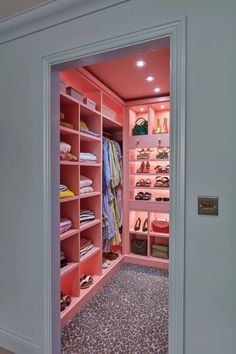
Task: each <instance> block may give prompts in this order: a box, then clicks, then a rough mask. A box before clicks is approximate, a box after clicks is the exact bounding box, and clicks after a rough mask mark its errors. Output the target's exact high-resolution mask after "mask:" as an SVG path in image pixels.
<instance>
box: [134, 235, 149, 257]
mask: <svg viewBox="0 0 236 354" xmlns="http://www.w3.org/2000/svg"><path fill="white" fill-rule="evenodd" d="M131 251H132V252H133V253H134V254H138V255H140V256H147V240H137V239H133V240H132V242H131Z"/></svg>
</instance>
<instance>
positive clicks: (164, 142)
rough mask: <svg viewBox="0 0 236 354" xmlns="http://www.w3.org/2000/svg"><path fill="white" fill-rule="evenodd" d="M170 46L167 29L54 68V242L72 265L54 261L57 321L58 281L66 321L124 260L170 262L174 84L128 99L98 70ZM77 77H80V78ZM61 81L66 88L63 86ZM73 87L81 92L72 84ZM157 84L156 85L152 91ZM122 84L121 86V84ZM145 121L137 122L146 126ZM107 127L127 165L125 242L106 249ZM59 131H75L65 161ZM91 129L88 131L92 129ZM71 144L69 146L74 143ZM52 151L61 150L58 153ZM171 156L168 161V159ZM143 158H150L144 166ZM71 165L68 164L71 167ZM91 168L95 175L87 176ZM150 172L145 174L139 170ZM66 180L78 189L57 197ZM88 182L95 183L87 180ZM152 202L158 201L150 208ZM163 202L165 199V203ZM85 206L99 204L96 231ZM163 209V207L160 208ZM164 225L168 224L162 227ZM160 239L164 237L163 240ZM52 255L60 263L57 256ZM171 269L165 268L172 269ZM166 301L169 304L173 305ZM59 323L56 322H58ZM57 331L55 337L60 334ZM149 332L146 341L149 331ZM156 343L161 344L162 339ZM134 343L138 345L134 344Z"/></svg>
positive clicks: (165, 265)
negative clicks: (64, 226)
mask: <svg viewBox="0 0 236 354" xmlns="http://www.w3.org/2000/svg"><path fill="white" fill-rule="evenodd" d="M164 43H168V46H167V47H165V45H164ZM166 49H167V52H168V50H170V41H169V38H168V37H166V38H162V39H160V40H156V41H151V42H146V43H144V44H140V45H136V46H130V47H128V48H124V49H120V50H118V51H112V52H108V53H105V54H104V53H103V54H98V55H97V56H92V57H85V58H82V59H78V60H73V61H71V62H70V63H68V62H67V63H61V64H60V65H59V66H57V67H55V66H54V70H53V75H52V136H53V137H54V139H52V150H51V151H52V156H51V159H52V161H54V162H53V168H52V181H54V182H55V181H56V183H54V182H53V183H52V192H54V198H53V199H54V200H53V201H54V202H56V203H58V205H57V206H55V205H54V203H53V204H52V209H54V210H53V211H54V212H53V213H52V229H53V228H54V231H55V232H56V230H57V235H56V234H55V233H54V231H53V232H52V243H53V244H54V245H55V242H56V244H57V245H56V247H55V248H54V257H56V256H58V259H59V253H60V251H59V249H60V243H63V246H64V247H63V250H62V251H63V252H62V253H61V256H62V260H63V261H65V262H66V265H65V266H64V267H62V268H61V270H60V268H59V267H58V263H57V266H55V268H54V270H53V272H54V274H55V275H56V276H55V277H54V283H53V293H54V295H55V297H54V300H53V303H54V306H53V308H54V309H55V311H56V316H55V317H54V318H52V323H53V321H54V320H57V319H58V318H59V316H60V309H59V297H60V290H59V284H60V283H61V289H62V292H63V297H66V296H67V295H68V296H69V299H68V298H67V300H68V304H66V305H65V308H64V309H62V312H61V320H62V323H63V325H65V324H66V322H67V321H68V320H70V319H71V318H72V317H73V315H75V314H76V313H77V312H78V310H79V309H80V308H81V306H83V305H84V304H85V303H87V301H88V300H89V299H90V298H91V296H92V295H94V294H95V293H96V292H97V290H98V289H99V288H100V287H101V285H103V284H104V283H106V281H107V280H108V279H109V278H110V277H111V276H112V275H113V274H114V273H115V272H116V271H117V270H118V269H119V268H120V267H121V265H122V263H124V262H129V263H132V264H136V265H140V266H141V267H145V266H150V267H152V268H153V269H155V268H159V269H160V268H161V269H167V268H168V266H169V260H168V259H169V256H168V250H169V247H168V246H169V240H168V234H169V225H170V223H171V220H170V218H169V216H168V217H166V215H167V214H168V215H169V211H170V208H169V206H170V201H171V202H172V208H173V201H172V197H171V198H170V193H169V191H168V193H167V190H168V189H169V187H170V184H169V183H170V182H169V181H170V180H169V177H168V174H169V173H170V164H171V163H172V160H171V158H172V159H173V156H174V153H173V152H172V151H171V143H170V139H169V137H168V134H169V133H170V132H171V131H172V129H173V128H172V121H171V118H170V112H169V110H170V97H169V92H170V85H169V91H168V90H166V92H161V87H159V86H161V85H158V86H156V85H152V91H151V90H150V89H149V92H150V91H151V93H150V94H145V93H143V94H142V96H136V97H131V98H130V99H127V98H126V99H124V97H120V96H119V95H117V93H116V92H114V91H113V90H112V83H111V82H110V83H109V85H110V87H108V84H107V82H105V80H104V79H103V81H102V80H101V78H100V77H99V73H98V72H96V73H95V72H93V70H94V69H97V68H98V66H100V65H102V63H105V66H106V63H108V62H109V61H111V59H112V61H114V62H115V61H116V60H122V58H127V57H130V58H131V57H133V58H134V56H136V57H137V60H138V59H139V58H140V56H142V54H145V53H154V52H158V51H161V50H166ZM124 54H126V55H124ZM138 57H139V58H138ZM167 57H168V64H167V66H168V67H169V65H170V57H169V56H168V55H167ZM137 60H136V61H137ZM144 61H145V60H144ZM95 63H96V64H95ZM98 63H99V64H98ZM145 64H146V63H145ZM133 65H134V64H133ZM81 67H83V68H81ZM55 69H56V70H55ZM135 69H141V67H138V66H137V67H135ZM59 72H61V78H62V79H63V80H64V81H65V82H66V83H63V82H62V87H61V88H62V91H63V90H64V89H65V90H67V89H68V90H67V91H65V92H64V93H63V92H62V93H61V94H59V86H60V85H59V80H58V79H59ZM72 72H73V73H74V74H75V72H76V75H72V76H74V77H72V76H71V74H72ZM139 72H141V71H139ZM167 72H168V70H167ZM143 74H144V73H143ZM63 75H64V77H63ZM150 75H153V76H154V80H155V74H152V73H151V72H150ZM146 76H147V75H146ZM146 76H144V75H143V79H144V80H146ZM75 77H76V80H74V78H75ZM78 78H79V79H78ZM125 79H126V80H127V79H128V78H127V77H126V78H125ZM168 81H169V77H168ZM151 82H152V80H150V81H148V80H147V83H149V84H150V83H151ZM155 84H156V83H155ZM63 85H65V86H66V87H67V88H64V87H63ZM81 85H82V86H81ZM140 86H141V85H140ZM92 87H93V88H95V87H96V89H95V90H94V89H93V90H91V88H92ZM150 87H151V86H150ZM81 88H82V89H81ZM83 88H84V91H83ZM87 88H89V90H87ZM73 89H74V91H75V92H73V91H72V90H73ZM154 89H156V90H155V91H154ZM157 89H160V92H158V90H157ZM116 91H118V90H117V89H116ZM78 93H79V94H82V98H81V97H79V96H77V97H75V96H74V94H75V95H77V94H78ZM134 98H135V99H134ZM60 100H61V106H63V107H64V108H63V109H64V112H62V111H61V113H62V114H61V122H63V121H64V123H66V124H70V127H69V126H67V127H66V126H65V125H64V126H61V127H60V124H59V123H60V120H59V119H58V117H60V108H59V107H60ZM104 109H106V111H104ZM163 111H165V115H164V116H163V115H162V112H163ZM141 113H142V114H141ZM167 113H168V114H169V115H168V114H167ZM81 114H82V115H83V119H82V122H83V124H82V125H83V127H82V129H85V130H87V131H82V130H81V124H80V120H81V119H80V118H81ZM112 115H113V116H112ZM140 115H141V117H142V119H143V120H144V124H141V128H145V127H146V133H145V134H141V135H139V133H138V135H136V133H134V130H135V127H136V126H137V125H139V124H138V118H140ZM95 116H96V118H95ZM99 117H100V118H99ZM99 119H100V120H99ZM84 123H85V124H84ZM104 124H105V125H104ZM62 127H63V128H62ZM139 127H140V125H139ZM139 127H137V128H138V129H140V128H139ZM104 128H105V129H104ZM122 130H123V132H122ZM103 131H104V132H105V133H106V134H107V133H108V134H111V139H112V140H113V139H115V138H116V139H117V140H119V141H120V142H121V144H120V148H121V151H122V156H123V166H122V167H123V171H122V172H124V183H123V185H122V190H123V203H122V204H123V206H122V208H123V218H122V231H121V230H120V232H121V233H122V235H121V240H122V242H119V243H118V244H116V245H115V246H116V248H113V247H111V249H109V250H108V252H106V250H105V249H104V244H103V243H104V242H103V238H102V235H103V232H102V226H103V224H102V221H103V216H104V215H103V198H102V197H103V195H102V194H103V193H102V192H103V189H102V178H103V175H102V167H103V163H102V161H103V155H102V136H103ZM59 132H60V133H61V134H62V136H63V137H64V138H66V139H67V140H68V139H69V140H68V141H62V142H63V143H65V145H69V154H71V155H73V156H70V159H69V160H67V158H65V159H64V158H63V159H62V160H61V162H60V156H59V148H58V147H59V144H60V136H59ZM88 135H90V136H89V137H88ZM158 135H159V136H160V135H161V138H160V137H159V138H158ZM164 135H166V138H164ZM66 139H64V140H66ZM168 139H169V140H168ZM65 148H66V149H67V148H68V146H66V147H65ZM82 150H84V151H82ZM81 152H82V153H83V154H89V156H90V155H93V156H92V157H91V156H90V157H89V159H90V158H92V159H94V156H95V157H96V161H95V160H94V161H92V162H91V161H90V164H89V165H88V160H89V159H88V156H87V157H86V156H85V157H86V158H85V161H82V160H81ZM53 153H55V155H54V156H53ZM55 157H56V158H55ZM56 160H57V162H56ZM161 160H162V161H161ZM168 160H169V163H167V162H168ZM143 163H144V164H143ZM139 164H140V166H139ZM143 165H145V166H144V167H143ZM68 171H70V172H69V173H68ZM80 172H82V173H83V174H81V173H80ZM162 173H163V176H162ZM86 174H87V175H89V176H86ZM144 174H145V177H146V176H147V178H141V177H143V176H144ZM146 174H147V175H146ZM148 174H150V175H148ZM164 174H165V175H164ZM60 176H61V177H63V182H64V183H60V182H61V181H60ZM81 176H83V177H87V179H86V180H90V181H92V182H93V183H92V188H93V190H89V191H87V193H88V194H87V195H82V194H81V190H80V189H81V186H80V180H81ZM139 176H140V177H139ZM151 176H152V177H153V178H152V177H151ZM148 177H151V178H148ZM164 177H165V178H164ZM142 181H144V183H147V185H145V186H144V185H141V184H140V183H141V182H142ZM55 184H56V186H55ZM60 184H61V185H63V186H61V187H62V188H63V189H65V190H62V192H64V191H69V192H72V193H73V195H72V194H70V195H67V196H65V199H64V198H62V199H63V200H61V199H60V200H59V198H58V195H57V196H56V193H58V186H59V185H60ZM90 186H91V184H90V185H89V186H85V187H90ZM82 188H83V187H82ZM149 188H150V189H149ZM159 188H163V189H162V190H161V191H162V193H161V195H160V193H157V191H158V189H159ZM144 189H145V190H147V189H148V191H142V190H144ZM151 189H153V192H149V191H151ZM85 193H86V192H85ZM142 195H144V196H145V197H144V198H141V199H139V196H142ZM173 200H175V198H173ZM151 204H152V206H153V208H150V207H151ZM59 205H62V206H61V210H62V211H63V214H64V215H61V216H62V217H63V218H64V219H69V220H70V222H72V223H71V224H72V225H73V226H72V227H70V228H68V230H66V231H65V232H66V233H67V234H64V233H62V234H64V235H63V236H61V237H60V238H61V240H60V239H58V226H59V225H60V216H59V215H60V213H55V211H57V212H58V211H59ZM69 205H70V206H69ZM160 207H161V208H162V207H164V210H162V209H161V208H160ZM85 211H86V213H87V214H88V215H86V217H87V216H89V217H90V216H91V214H90V212H91V211H92V212H93V219H92V220H91V221H89V222H90V223H92V224H90V226H91V229H92V232H91V230H90V227H88V223H85V224H84V223H83V225H82V226H81V217H82V218H83V217H84V214H83V213H84V212H85ZM81 212H82V214H81ZM86 213H85V214H86ZM158 214H161V215H160V216H159V215H158ZM162 214H164V215H162ZM68 216H69V217H68ZM79 217H80V218H79ZM139 220H140V221H139ZM64 221H65V220H63V222H64ZM86 221H88V220H86ZM55 225H57V226H55ZM84 225H85V226H84ZM162 227H164V228H163V229H162V230H160V228H162ZM158 228H159V229H158ZM141 229H142V230H141ZM81 233H83V236H84V237H82V239H81ZM95 235H96V236H95ZM163 236H164V237H163ZM81 240H82V241H81ZM84 240H87V241H89V244H86V247H87V246H89V247H90V246H91V244H92V247H91V248H90V249H89V251H88V252H87V253H83V252H81V251H83V247H81V245H83V243H84V242H85V241H84ZM160 240H161V241H162V242H160ZM86 247H85V248H86ZM140 249H141V251H140ZM140 252H142V253H140ZM160 252H161V253H162V254H161V253H160ZM104 253H109V254H110V256H111V257H112V254H113V255H114V254H115V255H118V256H116V258H115V259H112V258H110V259H106V260H108V261H109V262H110V264H108V267H107V268H103V263H107V262H104V259H103V258H104ZM53 262H55V263H54V264H56V261H55V259H54V258H53ZM63 268H64V269H63ZM149 269H151V268H149ZM56 272H57V273H56ZM165 272H166V274H167V271H166V270H165ZM166 274H165V275H166ZM82 278H85V279H86V281H85V283H86V282H87V283H88V284H85V285H86V287H84V288H83V287H82V286H81V285H82V284H81V280H82ZM87 285H88V286H87ZM167 292H168V291H167ZM150 299H152V300H153V298H152V297H150ZM57 300H58V301H57ZM155 300H156V299H155ZM155 300H154V303H155ZM167 300H168V299H167ZM63 301H64V300H63ZM65 301H66V299H65ZM70 301H71V302H70ZM111 306H112V304H111ZM127 306H128V307H127V308H129V304H127ZM166 308H168V305H167V307H166ZM152 310H153V309H152ZM58 314H59V315H58ZM167 317H168V316H167ZM149 320H150V319H149ZM79 322H80V321H79ZM149 324H150V325H152V324H151V321H149ZM54 325H55V323H53V325H52V327H54ZM57 325H58V322H57V324H56V325H55V327H56V326H57ZM154 327H156V326H154ZM150 328H151V327H150ZM167 329H168V325H167V326H166V328H165V336H164V337H165V339H164V341H165V343H164V346H163V348H159V349H161V350H164V351H165V350H166V349H167V341H168V331H167ZM164 337H162V338H164ZM54 338H56V336H55V337H54ZM143 339H144V342H145V338H143ZM153 339H154V337H153ZM151 342H152V341H151ZM154 342H155V340H153V345H154ZM80 345H81V343H80ZM83 345H84V347H83V349H86V345H85V344H83ZM156 345H158V346H159V347H160V343H158V344H156ZM154 346H155V345H154ZM88 348H89V343H88ZM129 348H130V349H132V348H131V347H129ZM93 349H94V350H95V347H93ZM133 350H135V347H133ZM154 350H156V348H154ZM78 352H79V351H78ZM140 352H141V351H140ZM154 352H158V351H154Z"/></svg>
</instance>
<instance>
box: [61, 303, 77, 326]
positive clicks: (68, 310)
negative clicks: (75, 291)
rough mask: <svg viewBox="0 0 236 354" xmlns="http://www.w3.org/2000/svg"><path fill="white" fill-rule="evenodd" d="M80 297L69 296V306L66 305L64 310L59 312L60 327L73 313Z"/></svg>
mask: <svg viewBox="0 0 236 354" xmlns="http://www.w3.org/2000/svg"><path fill="white" fill-rule="evenodd" d="M79 300H80V298H79V297H71V304H70V306H68V307H66V309H65V310H64V311H62V312H61V325H62V327H63V326H64V325H65V324H66V323H67V322H68V321H69V320H70V319H71V318H72V317H73V315H75V313H74V309H75V308H76V305H77V304H78V302H79Z"/></svg>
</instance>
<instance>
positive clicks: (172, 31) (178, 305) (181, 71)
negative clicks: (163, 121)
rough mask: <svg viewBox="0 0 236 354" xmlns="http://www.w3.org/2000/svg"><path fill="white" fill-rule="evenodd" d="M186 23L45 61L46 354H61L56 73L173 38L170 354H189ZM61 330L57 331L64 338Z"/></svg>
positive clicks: (175, 22) (111, 40)
mask: <svg viewBox="0 0 236 354" xmlns="http://www.w3.org/2000/svg"><path fill="white" fill-rule="evenodd" d="M185 22H186V21H185V18H180V19H176V20H173V21H170V22H168V23H165V24H160V25H156V26H155V27H151V28H146V29H143V30H141V31H136V32H132V33H128V34H125V35H121V36H117V37H113V38H109V39H106V40H102V41H98V42H95V43H88V44H87V45H83V46H79V45H78V47H77V48H73V49H71V50H67V51H63V52H61V53H55V54H52V55H50V56H46V57H43V58H42V82H43V92H42V104H43V126H44V160H43V161H44V167H43V168H44V190H43V197H44V220H43V221H44V222H43V225H44V229H43V237H44V262H43V264H44V334H43V345H44V347H43V348H42V350H43V351H42V352H43V353H44V354H54V353H55V354H58V353H56V352H55V348H53V347H54V344H53V343H54V340H53V336H54V334H55V328H53V326H54V324H53V316H52V299H53V290H54V289H53V288H52V277H53V276H54V275H53V269H54V266H53V262H54V261H55V260H53V257H52V256H51V254H52V247H51V226H52V225H51V223H52V218H51V215H52V213H51V212H52V209H51V207H52V197H51V193H52V188H51V176H52V171H51V71H52V67H53V66H54V65H56V64H61V63H63V62H68V61H71V60H76V59H79V58H83V57H85V56H89V55H96V54H99V53H102V52H103V53H104V52H109V51H112V50H117V49H121V48H125V47H127V46H131V45H136V44H141V43H144V42H148V41H152V40H156V39H160V38H163V37H167V36H168V37H170V43H171V65H170V68H171V85H170V87H171V94H170V102H171V132H170V142H171V161H172V165H171V176H170V178H171V187H170V188H171V200H170V204H171V206H170V208H171V213H170V218H171V219H170V224H171V230H170V274H169V354H183V353H184V275H185V269H184V259H185V251H184V250H185V79H186V77H185V71H186V52H185V50H186V49H185V41H186V25H185ZM58 328H59V327H57V328H56V331H57V332H58Z"/></svg>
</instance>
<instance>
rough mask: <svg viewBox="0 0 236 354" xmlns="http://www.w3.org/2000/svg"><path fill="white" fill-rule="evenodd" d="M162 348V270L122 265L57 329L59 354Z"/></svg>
mask: <svg viewBox="0 0 236 354" xmlns="http://www.w3.org/2000/svg"><path fill="white" fill-rule="evenodd" d="M167 351H168V271H167V270H162V269H154V268H150V267H145V266H139V265H133V264H128V263H126V264H124V265H123V266H122V267H121V268H120V269H119V270H118V271H117V272H116V273H115V275H114V276H113V277H112V279H111V280H110V281H109V282H108V283H107V284H105V285H104V286H103V287H102V289H101V290H100V291H99V292H98V293H97V294H96V295H95V296H94V297H93V298H92V299H91V300H90V301H89V303H88V304H87V305H86V306H85V307H84V308H83V309H82V310H81V311H80V313H78V314H77V315H76V316H75V317H74V319H73V320H72V321H70V322H69V323H68V324H67V326H66V327H65V328H64V330H63V331H62V353H63V354H152V353H155V354H164V353H167Z"/></svg>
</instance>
